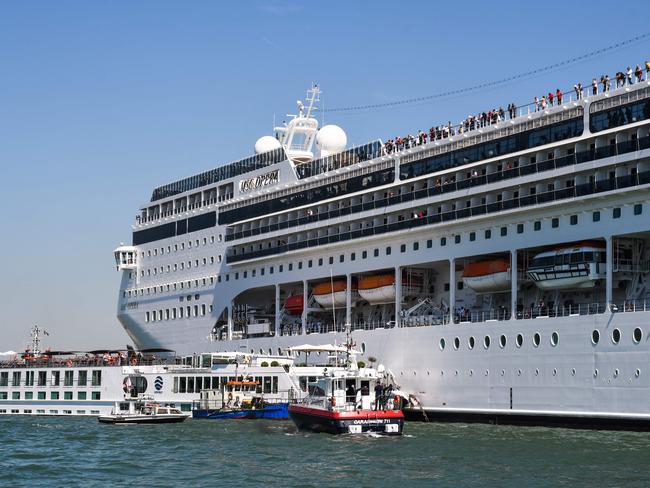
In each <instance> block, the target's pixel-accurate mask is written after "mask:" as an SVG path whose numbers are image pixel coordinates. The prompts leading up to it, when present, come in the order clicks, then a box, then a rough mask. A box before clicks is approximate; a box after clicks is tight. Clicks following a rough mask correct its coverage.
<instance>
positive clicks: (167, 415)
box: [97, 398, 188, 424]
mask: <svg viewBox="0 0 650 488" xmlns="http://www.w3.org/2000/svg"><path fill="white" fill-rule="evenodd" d="M187 418H188V415H187V414H185V413H183V412H181V411H180V410H179V409H178V408H175V407H166V406H162V405H160V404H158V403H155V402H152V401H148V400H146V399H144V398H142V399H139V400H131V401H127V402H118V403H116V404H115V408H114V409H113V411H112V412H111V413H110V414H108V415H100V416H99V417H98V418H97V420H99V422H100V423H102V424H169V423H177V422H183V421H185V420H186V419H187Z"/></svg>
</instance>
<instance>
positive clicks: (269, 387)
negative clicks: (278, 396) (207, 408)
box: [172, 376, 278, 393]
mask: <svg viewBox="0 0 650 488" xmlns="http://www.w3.org/2000/svg"><path fill="white" fill-rule="evenodd" d="M236 379H237V378H235V377H234V376H175V377H174V386H173V389H172V392H173V393H200V392H201V391H202V390H218V389H220V388H221V387H224V388H225V387H226V385H227V383H228V382H229V381H235V380H236ZM254 381H255V382H256V383H257V386H256V387H255V391H256V392H257V393H277V392H278V377H277V376H256V377H255V378H254ZM240 390H241V385H236V386H235V387H234V391H240Z"/></svg>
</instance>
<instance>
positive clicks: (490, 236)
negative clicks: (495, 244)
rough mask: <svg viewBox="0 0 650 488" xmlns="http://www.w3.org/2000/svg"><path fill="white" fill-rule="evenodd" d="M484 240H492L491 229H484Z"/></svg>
mask: <svg viewBox="0 0 650 488" xmlns="http://www.w3.org/2000/svg"><path fill="white" fill-rule="evenodd" d="M485 238H486V239H491V238H492V230H491V229H485Z"/></svg>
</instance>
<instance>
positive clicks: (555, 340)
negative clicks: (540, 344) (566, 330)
mask: <svg viewBox="0 0 650 488" xmlns="http://www.w3.org/2000/svg"><path fill="white" fill-rule="evenodd" d="M559 340H560V336H559V335H558V333H557V332H553V333H552V334H551V346H553V347H555V346H557V343H558V341H559Z"/></svg>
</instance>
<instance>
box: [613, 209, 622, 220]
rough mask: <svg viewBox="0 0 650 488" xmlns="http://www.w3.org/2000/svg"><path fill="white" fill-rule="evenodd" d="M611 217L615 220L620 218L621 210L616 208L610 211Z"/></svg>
mask: <svg viewBox="0 0 650 488" xmlns="http://www.w3.org/2000/svg"><path fill="white" fill-rule="evenodd" d="M612 217H613V218H615V219H620V218H621V209H620V208H619V207H616V208H615V209H613V210H612Z"/></svg>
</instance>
